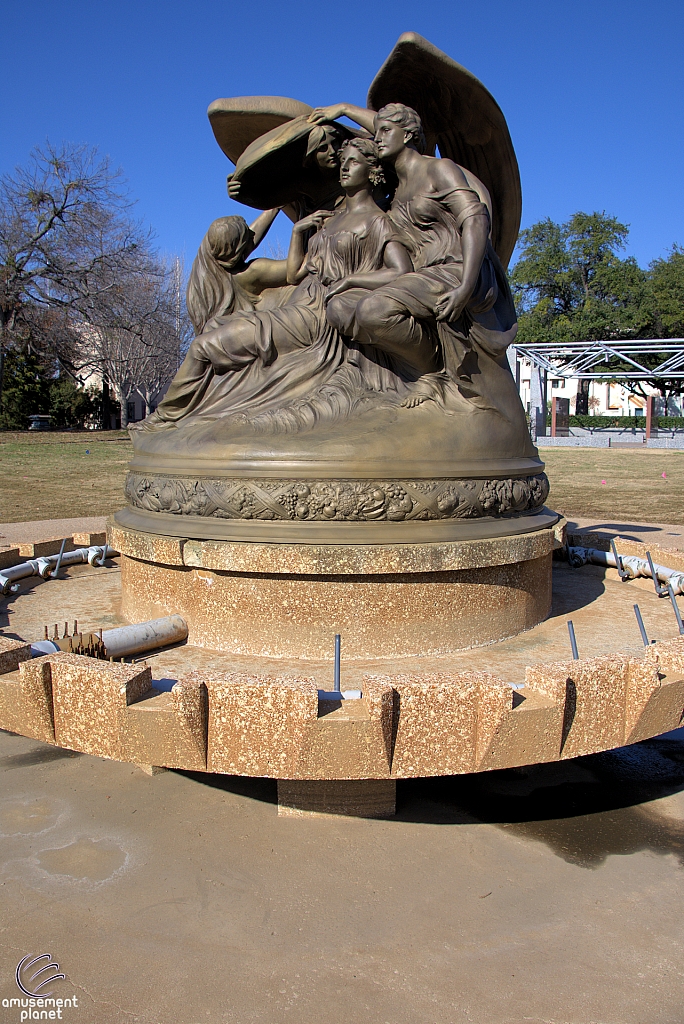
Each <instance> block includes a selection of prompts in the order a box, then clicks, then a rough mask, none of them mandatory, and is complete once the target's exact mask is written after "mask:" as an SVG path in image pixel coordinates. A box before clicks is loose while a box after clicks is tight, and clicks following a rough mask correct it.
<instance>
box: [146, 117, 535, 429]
mask: <svg viewBox="0 0 684 1024" xmlns="http://www.w3.org/2000/svg"><path fill="white" fill-rule="evenodd" d="M343 116H346V117H347V118H348V119H350V120H353V121H355V122H356V123H357V124H358V125H359V129H358V130H355V129H349V128H347V127H345V126H344V125H339V124H338V123H337V121H338V119H339V118H340V117H343ZM297 122H300V123H299V124H297ZM301 122H303V123H301ZM293 128H294V131H293ZM269 134H270V135H271V136H273V135H274V134H275V136H276V138H275V139H271V140H270V142H271V145H270V147H264V146H263V141H262V140H261V139H257V140H256V141H255V143H253V144H252V146H251V147H250V148H251V149H254V146H255V145H256V146H257V147H259V146H260V145H261V147H262V148H266V149H268V150H269V152H268V155H269V156H270V157H271V159H272V160H273V157H274V154H276V155H277V154H278V151H279V150H280V152H281V153H283V155H285V153H286V151H287V149H288V146H289V145H291V139H292V138H293V137H298V138H302V137H303V138H304V139H305V140H306V147H305V151H304V158H303V160H302V161H301V169H302V174H301V175H300V180H299V182H297V181H296V176H293V186H294V190H293V193H292V195H291V197H290V202H289V203H287V204H283V206H285V207H286V208H287V212H288V213H289V214H290V216H291V217H294V218H295V220H296V222H295V224H294V228H293V231H292V236H291V241H290V246H289V252H288V255H287V259H284V260H273V259H266V258H263V257H262V258H257V259H255V260H251V261H250V260H249V256H250V254H251V253H252V251H253V250H254V249H255V248H256V246H257V245H258V244H259V242H260V241H261V239H262V238H263V236H264V234H265V232H266V231H267V230H268V227H269V226H270V224H271V223H272V222H273V220H274V218H275V216H276V213H277V208H276V209H272V210H267V211H266V212H264V213H263V214H261V216H260V217H258V218H257V220H256V221H255V222H254V224H253V225H252V227H248V225H247V223H246V222H245V221H244V220H243V218H241V217H224V218H221V219H220V220H218V221H215V222H214V223H213V224H212V225H211V227H210V229H209V232H208V233H207V236H206V237H205V239H204V240H203V242H202V245H201V247H200V250H199V253H198V255H197V258H196V260H195V263H194V265H193V269H192V274H191V278H190V283H189V289H188V309H189V312H190V314H191V316H192V319H193V323H194V326H195V329H196V332H197V334H196V337H195V339H194V340H193V342H192V344H191V345H190V349H189V351H188V354H187V356H186V358H185V361H184V362H183V365H182V366H181V368H180V370H179V371H178V373H177V375H176V378H175V379H174V381H173V383H172V384H171V386H170V388H169V390H168V393H167V395H166V396H165V398H164V399H163V401H162V402H161V403H160V405H159V407H158V409H157V410H156V412H155V413H154V414H153V415H152V416H151V417H149V418H148V420H147V421H145V422H144V423H143V424H142V425H141V427H142V429H144V430H160V429H164V428H167V427H170V426H174V425H177V424H179V423H180V422H181V421H182V422H183V423H184V424H185V423H191V422H193V421H195V422H196V421H197V420H198V418H199V419H206V418H211V419H216V418H221V417H235V416H240V417H241V418H246V419H247V420H253V421H255V423H257V424H258V423H261V424H266V423H268V424H269V429H270V430H273V431H276V432H277V431H279V430H284V429H285V430H286V429H292V428H293V425H294V427H296V426H297V425H298V424H299V425H305V424H310V423H311V422H318V421H321V420H324V421H325V420H332V419H336V418H339V417H344V416H348V415H350V413H352V412H353V410H354V409H355V408H356V407H357V406H358V405H359V404H362V403H367V402H368V401H371V402H372V401H375V402H378V401H379V402H383V403H387V402H389V403H394V404H398V405H400V406H401V407H403V408H406V409H411V408H414V407H416V406H418V405H420V404H422V403H423V402H426V401H432V402H436V403H438V404H439V405H441V406H443V407H444V408H445V409H458V408H459V407H460V408H461V409H464V410H465V409H467V406H468V404H473V403H474V404H475V405H477V406H479V407H480V408H486V407H490V408H491V409H492V410H495V409H496V408H497V406H498V405H501V401H502V398H503V400H504V405H506V404H509V403H510V399H511V395H510V394H505V395H501V390H502V385H505V384H506V383H507V384H508V385H509V386H508V387H504V391H505V392H510V384H511V383H512V381H510V382H507V381H506V377H505V375H506V373H507V372H508V368H507V363H506V358H505V352H506V348H507V346H508V345H509V344H510V342H511V341H512V340H513V338H514V336H515V331H516V317H515V309H514V305H513V301H512V297H511V293H510V289H509V287H508V283H507V280H506V274H505V270H504V268H503V267H502V265H501V261H500V260H499V257H498V256H497V254H496V252H495V250H494V247H493V245H492V238H491V234H492V232H491V228H492V222H491V214H490V210H489V209H488V201H489V203H491V200H490V199H489V193H488V191H487V189H486V187H485V186H484V185H483V184H482V182H480V181H479V179H477V178H476V176H475V175H474V174H473V173H472V172H470V171H468V170H466V169H464V168H462V167H461V166H459V165H458V164H457V163H455V162H454V161H452V160H450V159H448V158H443V157H437V156H428V155H426V149H427V143H426V138H425V133H424V130H423V125H422V122H421V118H420V116H419V115H418V113H417V112H416V110H414V109H413V108H412V107H410V106H408V105H406V104H403V103H399V102H392V103H389V104H386V105H384V106H383V107H382V108H381V109H380V110H379V111H377V112H375V111H372V110H369V109H363V108H359V107H354V106H351V105H349V104H338V105H336V106H333V107H327V108H318V109H316V110H314V111H313V112H312V113H311V114H309V115H308V117H306V116H303V117H300V118H298V119H292V120H290V121H289V122H287V123H286V124H285V126H284V128H281V129H276V130H275V133H274V132H273V131H272V132H271V133H269ZM278 136H280V138H278ZM258 162H259V155H258V154H257V160H256V163H258ZM275 166H276V167H277V164H276V165H275ZM253 167H254V162H253V163H252V170H253ZM271 174H273V170H271ZM312 179H313V181H314V182H315V185H314V187H309V189H308V191H307V184H308V183H310V182H311V180H312ZM241 191H242V189H241V181H240V165H239V163H238V168H237V170H236V173H235V175H232V176H231V177H230V179H229V193H230V195H231V196H232V197H233V198H236V199H240V197H241ZM314 204H315V205H316V208H315V209H312V206H314Z"/></svg>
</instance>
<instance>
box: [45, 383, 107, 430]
mask: <svg viewBox="0 0 684 1024" xmlns="http://www.w3.org/2000/svg"><path fill="white" fill-rule="evenodd" d="M93 391H95V389H91V390H90V391H84V389H83V388H80V387H78V386H77V385H76V384H74V382H73V380H71V379H70V378H69V377H58V378H57V379H56V380H53V381H52V383H51V384H50V386H49V396H50V416H51V417H52V426H53V427H57V428H62V429H64V428H68V427H83V426H85V424H86V422H88V421H94V420H95V418H96V415H97V411H98V403H97V401H96V398H95V395H94V394H93V393H92V392H93Z"/></svg>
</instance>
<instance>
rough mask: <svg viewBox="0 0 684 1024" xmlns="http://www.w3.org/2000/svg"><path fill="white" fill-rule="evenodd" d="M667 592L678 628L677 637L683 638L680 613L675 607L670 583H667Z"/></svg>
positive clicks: (675, 601)
mask: <svg viewBox="0 0 684 1024" xmlns="http://www.w3.org/2000/svg"><path fill="white" fill-rule="evenodd" d="M667 590H668V593H669V595H670V600H671V601H672V607H673V609H674V613H675V618H676V620H677V626H678V627H679V635H680V636H684V622H682V613H681V612H680V610H679V608H678V606H677V599H676V597H675V592H674V590H673V589H672V584H671V583H668V585H667Z"/></svg>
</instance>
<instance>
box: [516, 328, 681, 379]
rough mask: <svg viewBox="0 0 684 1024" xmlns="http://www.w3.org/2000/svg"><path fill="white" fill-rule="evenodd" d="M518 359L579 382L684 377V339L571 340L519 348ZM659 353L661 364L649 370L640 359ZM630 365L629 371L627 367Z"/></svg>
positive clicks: (517, 351) (517, 350) (518, 346)
mask: <svg viewBox="0 0 684 1024" xmlns="http://www.w3.org/2000/svg"><path fill="white" fill-rule="evenodd" d="M515 350H516V355H517V357H518V358H519V359H528V360H529V361H530V362H531V363H532V364H533V365H534V366H538V367H539V368H540V369H541V370H546V372H547V373H551V374H553V375H554V376H555V377H577V378H579V379H580V380H644V379H645V378H648V379H651V380H652V379H654V378H659V379H668V380H672V379H674V378H684V338H667V339H664V338H655V339H651V340H648V341H572V342H565V343H564V344H555V343H542V344H538V345H516V346H515ZM652 353H657V354H658V355H662V356H664V357H665V358H663V360H662V362H660V363H659V364H658V365H657V366H656V367H653V368H648V367H646V366H644V365H643V363H642V362H640V357H642V356H645V355H650V354H652ZM618 363H621V364H625V363H626V364H627V366H628V367H629V369H626V368H625V367H624V365H622V366H618V365H617V364H618Z"/></svg>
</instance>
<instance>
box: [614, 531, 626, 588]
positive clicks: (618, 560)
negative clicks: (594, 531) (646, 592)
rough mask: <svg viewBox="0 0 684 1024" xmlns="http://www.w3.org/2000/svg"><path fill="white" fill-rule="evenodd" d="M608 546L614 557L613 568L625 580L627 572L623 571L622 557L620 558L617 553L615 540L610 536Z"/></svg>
mask: <svg viewBox="0 0 684 1024" xmlns="http://www.w3.org/2000/svg"><path fill="white" fill-rule="evenodd" d="M610 546H611V548H612V549H613V558H614V559H615V568H616V569H617V571H618V576H619V577H620V579H621V580H622V581H623V582H624V581H625V580H628V579H629V573H628V572H625V570H624V568H623V566H622V559H621V558H620V556H619V555H618V553H617V548H616V547H615V541H614V540H613V538H612V537H611V538H610Z"/></svg>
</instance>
